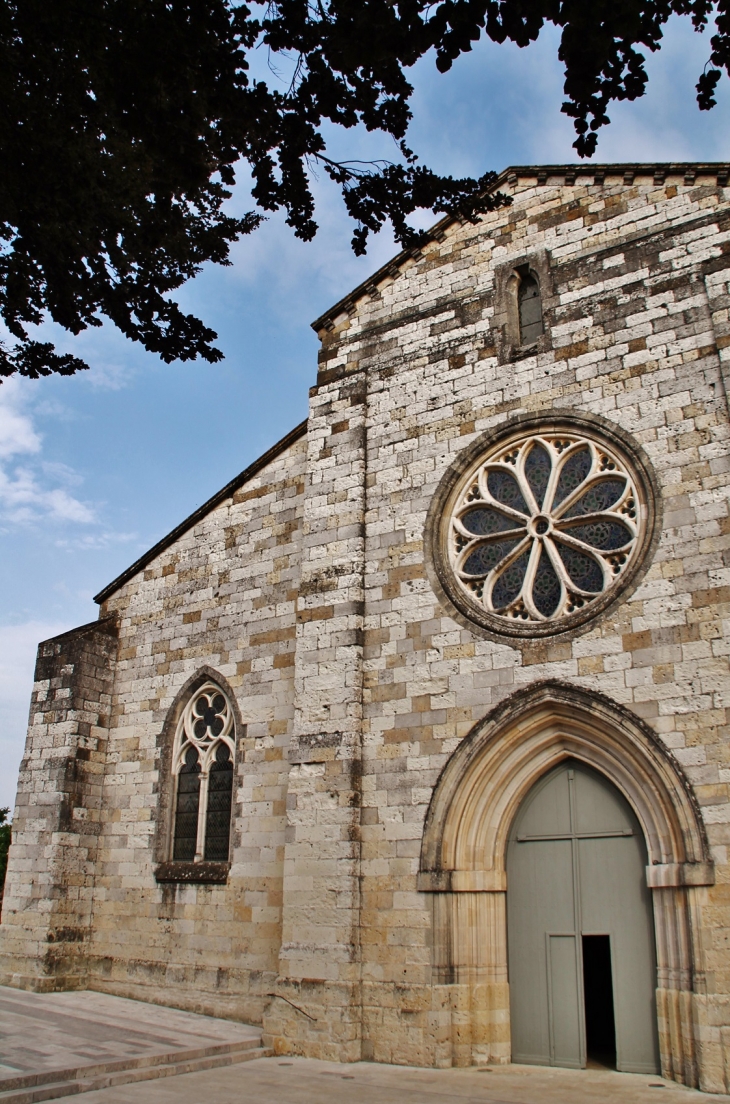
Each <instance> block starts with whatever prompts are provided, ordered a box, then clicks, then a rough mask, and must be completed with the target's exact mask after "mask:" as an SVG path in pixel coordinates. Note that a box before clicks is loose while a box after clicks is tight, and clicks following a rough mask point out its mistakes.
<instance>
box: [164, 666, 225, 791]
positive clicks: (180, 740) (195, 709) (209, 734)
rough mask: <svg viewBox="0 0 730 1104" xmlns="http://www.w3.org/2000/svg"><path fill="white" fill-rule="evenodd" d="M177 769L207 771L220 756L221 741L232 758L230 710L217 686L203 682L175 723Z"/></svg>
mask: <svg viewBox="0 0 730 1104" xmlns="http://www.w3.org/2000/svg"><path fill="white" fill-rule="evenodd" d="M176 744H177V752H176V755H175V761H176V765H177V768H178V770H180V769H182V770H186V769H187V770H196V769H199V770H202V771H204V772H205V771H207V770H208V769H209V767H210V766H211V765H212V764H213V762H214V761H215V760H217V759H219V758H220V755H221V747H222V745H224V746H226V747H227V748H228V750H229V752H230V758H231V760H232V759H233V751H234V747H233V712H232V710H231V706H230V702H229V701H228V699H227V697H226V695H225V694H224V693H223V692H222V691H221V689H220V687H218V686H216V685H215V683H213V682H207V683H205V685H204V686H202V687H201V688H200V690H198V692H197V693H196V694H194V695H193V697H192V698H191V700H190V701H189V702H188V704H187V705H186V706H185V709H184V711H183V714H182V717H181V718H180V722H179V725H178V732H177V740H176Z"/></svg>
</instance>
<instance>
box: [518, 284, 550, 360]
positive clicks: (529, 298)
mask: <svg viewBox="0 0 730 1104" xmlns="http://www.w3.org/2000/svg"><path fill="white" fill-rule="evenodd" d="M517 306H518V310H519V315H520V345H531V344H532V343H533V342H534V341H537V339H538V337H540V335H541V334H542V332H543V330H544V326H543V320H542V296H541V295H540V283H539V281H538V278H537V276H536V275H535V273H534V272H532V271H531V270H527V269H526V270H525V271H524V272H522V271H520V283H519V287H518V289H517Z"/></svg>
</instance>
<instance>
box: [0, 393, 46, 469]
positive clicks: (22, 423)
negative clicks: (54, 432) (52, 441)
mask: <svg viewBox="0 0 730 1104" xmlns="http://www.w3.org/2000/svg"><path fill="white" fill-rule="evenodd" d="M20 403H21V399H20V382H19V381H18V380H14V379H10V380H7V381H6V382H5V383H3V384H2V388H0V457H1V458H3V459H6V458H7V457H9V456H15V455H17V454H18V453H28V452H40V447H41V439H40V437H39V436H38V434H37V432H36V430H35V429H34V427H33V423H32V421H31V419H30V418H29V417H28V415H27V414H24V413H22V411H21V410H19V409H18V407H19V406H20Z"/></svg>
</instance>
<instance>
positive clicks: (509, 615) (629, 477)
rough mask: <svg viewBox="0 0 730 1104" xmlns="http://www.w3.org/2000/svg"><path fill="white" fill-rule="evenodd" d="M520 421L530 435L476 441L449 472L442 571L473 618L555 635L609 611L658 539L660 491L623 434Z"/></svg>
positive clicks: (440, 541) (441, 508) (499, 628)
mask: <svg viewBox="0 0 730 1104" xmlns="http://www.w3.org/2000/svg"><path fill="white" fill-rule="evenodd" d="M519 421H520V423H521V424H522V425H523V427H524V428H523V429H522V432H517V431H513V432H512V433H511V434H506V435H505V436H503V437H502V439H501V441H497V442H496V443H493V444H491V446H488V447H486V448H485V449H484V451H483V452H482V454H481V455H480V454H479V453H478V452H475V450H474V447H472V450H471V455H472V457H474V459H472V461H471V463H469V464H468V465H467V464H466V463H465V464H463V465H461V466H460V464H459V463H458V462H457V464H455V465H454V468H455V471H454V472H452V473H451V474H449V473H447V476H446V477H445V479H444V485H443V486H442V488H441V489H440V491H439V492H438V494H437V496H436V498H435V506H436V511H435V516H434V520H433V524H434V525H435V526H436V527H437V529H436V530H434V533H436V531H438V532H439V533H440V535H439V536H438V537H437V538H436V548H437V551H436V552H435V566H436V570H437V574H438V577H439V579H440V581H441V583H442V585H443V586H444V588H445V590H446V594H447V596H448V597H449V598H451V600H452V601H453V602H454V604H455V605H456V606H457V607H458V608H459V609H460V610H461V611H462V612H463V613H465V614H466V616H467V617H468V618H469V620H471V621H476V622H477V623H480V624H482V625H483V626H484V627H485V628H488V629H490V630H492V631H494V632H497V633H507V634H509V635H534V634H537V635H546V634H549V633H551V632H562V631H564V630H565V629H567V628H569V627H571V626H572V625H574V624H578V623H580V622H582V621H585V620H586V619H587V618H588V617H591V616H592V615H593V614H594V612H597V611H598V610H599V609H602V608H605V606H606V604H607V602H608V601H610V599H611V597H612V596H613V595H614V594H616V593H618V591H619V589H622V588H623V584H624V583H625V582H626V581H628V580H629V579H630V577H632V576H633V575H634V574H635V572H636V570H638V567H639V565H640V563H641V562H642V561H643V558H644V553H645V552H646V550H647V547H648V545H649V543H650V540H651V529H652V524H651V523H653V517H654V507H653V496H652V493H651V490H650V488H649V484H648V481H647V471H645V470H644V469H645V464H644V461H643V460H641V459H639V460H638V463H635V462H634V458H633V457H632V454H631V452H630V451H629V450H627V449H625V448H624V447H622V444H621V438H622V436H623V435H622V434H618V437H617V436H616V435H615V434H613V433H611V432H609V433H608V434H604V433H601V432H598V433H595V434H594V433H593V432H592V431H591V428H590V425H589V426H585V425H582V424H581V423H580V422H578V423H574V424H572V425H570V424H566V422H563V423H562V424H561V423H560V422H555V421H553V420H551V421H549V422H548V421H547V420H546V422H545V423H544V424H543V425H540V423H539V419H538V418H537V417H530V418H529V419H528V418H522V419H520V420H519ZM529 424H532V425H533V428H532V429H531V430H528V428H527V426H528V425H529ZM639 451H640V450H639ZM637 459H638V458H637ZM459 470H461V472H463V474H461V475H458V474H457V473H458V471H459ZM650 499H651V500H652V501H651V503H650V501H649V500H650Z"/></svg>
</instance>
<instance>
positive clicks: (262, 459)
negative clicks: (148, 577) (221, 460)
mask: <svg viewBox="0 0 730 1104" xmlns="http://www.w3.org/2000/svg"><path fill="white" fill-rule="evenodd" d="M306 432H307V420H306V419H305V420H304V421H303V422H300V423H299V425H298V426H295V427H294V429H292V430H291V431H290V432H289V433H287V435H286V437H282V438H281V440H280V441H277V442H276V444H275V445H272V447H271V448H270V449H269V450H268V451H267V452H265V453H264V454H263V456H259V458H258V460H254V462H253V464H250V465H249V466H248V467H247V468H245V469H244V470H243V471H242V472H241V473H240V475H237V476H236V477H235V479H232V480H231V481H230V483H226V485H225V487H223V488H222V489H221V490H220V491H218V492H217V493H216V494H214V495H213V497H212V498H209V499H208V501H207V502H204V503H203V505H202V506H199V507H198V509H197V510H195V511H194V512H193V513H192V514H190V515H189V517H186V518H185V521H182V522H180V524H179V525H177V526H176V527H175V528H174V529H172V530H171V531H170V532H169V533H168V534H167V536H166V537H163V538H162V540H160V541H158V542H157V544H154V545H153V546H152V548H150V549H149V551H148V552H145V553H144V555H143V556H140V558H139V559H138V560H135V562H134V563H133V564H132V565H131V567H128V568H127V570H126V571H123V572H122V574H121V575H117V577H116V579H114V580H112V582H111V583H109V584H108V585H107V586H105V587H104V589H103V590H100V591H99V593H98V594H95V595H94V601H95V602H97V603H98V604H99V605H101V603H102V602H105V601H106V600H107V598H109V597H111V595H112V594H113V593H114V592H115V591H116V590H119V588H120V587H121V586H124V584H125V583H127V582H129V580H130V579H132V578H133V577H134V576H135V575H137V574H138V572H140V571H141V570H142V569H143V568H144V567H146V566H147V564H148V563H151V562H152V560H154V559H156V558H157V556H159V555H160V553H161V552H164V551H165V549H166V548H169V547H170V545H171V544H174V543H175V541H176V540H177V539H178V537H181V536H182V535H183V533H187V531H188V529H192V528H193V526H194V525H197V524H198V522H199V521H202V519H203V518H204V517H205V516H206V514H209V513H210V511H211V510H214V509H215V508H216V506H220V504H221V502H225V500H226V499H227V498H230V497H231V495H233V494H235V492H236V491H237V490H238V488H239V487H242V486H243V484H244V483H248V481H249V480H250V479H253V477H254V476H255V475H258V473H259V472H260V471H262V470H263V469H264V468H265V467H266V466H267V464H270V463H271V461H272V460H275V459H276V457H277V456H280V455H281V454H282V452H285V451H286V450H287V449H288V448H289V445H293V444H294V442H295V441H298V440H299V438H300V437H303V436H304V435H305V433H306Z"/></svg>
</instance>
